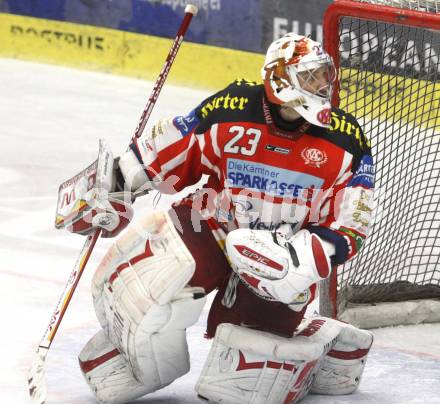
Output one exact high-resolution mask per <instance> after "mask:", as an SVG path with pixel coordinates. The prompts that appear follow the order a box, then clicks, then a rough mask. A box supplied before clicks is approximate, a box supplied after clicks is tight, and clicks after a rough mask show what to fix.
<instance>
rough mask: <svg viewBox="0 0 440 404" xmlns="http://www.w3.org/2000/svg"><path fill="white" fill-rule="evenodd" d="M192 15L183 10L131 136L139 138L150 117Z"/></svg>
mask: <svg viewBox="0 0 440 404" xmlns="http://www.w3.org/2000/svg"><path fill="white" fill-rule="evenodd" d="M185 11H186V10H185ZM193 16H194V13H193V12H190V11H187V12H185V16H184V17H183V20H182V23H181V24H180V27H179V30H178V31H177V34H176V37H175V38H174V42H173V44H172V45H171V49H170V51H169V52H168V56H167V58H166V59H165V63H164V65H163V67H162V70H161V72H160V73H159V77H158V78H157V80H156V82H155V83H154V87H153V90H152V91H151V94H150V98H149V99H148V102H147V105H146V106H145V109H144V111H143V112H142V115H141V118H140V120H139V123H138V125H137V127H136V130H135V133H134V136H133V138H139V137H140V136H141V135H142V132H143V131H144V129H145V125H146V124H147V121H148V119H149V118H150V115H151V112H152V111H153V108H154V105H155V104H156V101H157V98H158V97H159V94H160V92H161V90H162V87H163V84H164V83H165V80H166V78H167V76H168V73H169V72H170V69H171V66H172V65H173V62H174V59H175V58H176V55H177V52H178V51H179V48H180V45H181V43H182V41H183V37H184V35H185V34H186V31H187V30H188V27H189V24H190V23H191V19H192V17H193Z"/></svg>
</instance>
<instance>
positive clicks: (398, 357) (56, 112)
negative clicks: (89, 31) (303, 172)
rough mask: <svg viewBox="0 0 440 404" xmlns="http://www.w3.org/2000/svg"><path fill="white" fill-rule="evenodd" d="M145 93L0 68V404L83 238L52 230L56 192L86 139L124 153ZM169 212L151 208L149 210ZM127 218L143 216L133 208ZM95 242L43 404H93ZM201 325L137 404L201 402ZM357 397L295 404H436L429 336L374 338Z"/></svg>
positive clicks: (25, 364)
mask: <svg viewBox="0 0 440 404" xmlns="http://www.w3.org/2000/svg"><path fill="white" fill-rule="evenodd" d="M152 85H153V83H150V82H145V81H140V80H135V79H128V78H121V77H114V76H111V75H107V74H97V73H90V72H82V71H76V70H71V69H67V68H61V67H53V66H46V65H40V64H34V63H29V62H19V61H15V60H5V59H3V60H0V125H1V131H0V142H1V143H0V144H1V148H0V195H1V196H0V257H1V260H0V307H1V322H2V327H1V336H0V353H1V356H0V357H1V360H0V384H1V389H0V399H1V402H2V403H8V404H9V403H11V404H22V403H29V402H30V400H29V398H28V392H27V383H26V375H27V370H28V368H29V366H30V364H31V362H32V357H33V354H34V351H35V349H36V347H37V345H38V343H39V341H40V339H41V337H42V335H43V332H44V330H45V328H46V326H47V323H48V321H49V318H50V316H51V314H52V311H53V309H54V306H55V304H56V302H57V301H58V297H59V295H60V293H61V292H62V290H63V287H64V284H65V282H66V280H67V278H68V276H69V274H70V271H71V268H72V266H73V264H74V262H75V259H76V256H77V254H78V252H79V250H80V247H81V245H82V243H83V242H84V239H83V238H82V237H80V236H76V235H72V234H69V233H67V232H63V231H56V230H55V229H54V226H53V222H54V211H55V204H56V196H57V188H58V185H59V184H60V183H61V182H62V181H63V180H65V179H67V178H69V177H71V176H72V175H74V174H76V173H77V172H78V171H79V170H81V169H82V168H83V167H86V165H87V164H89V163H90V162H92V161H93V160H94V159H95V158H96V154H97V146H98V139H99V138H105V139H107V140H108V141H109V143H110V144H111V146H112V148H113V150H114V152H115V153H116V154H117V153H120V152H122V151H124V150H125V148H126V146H127V143H128V140H129V138H130V137H131V135H132V134H133V131H134V129H135V127H136V124H137V122H138V119H139V116H140V114H141V112H142V110H143V108H144V105H145V103H146V100H147V98H148V95H149V94H150V91H151V88H152ZM206 95H207V93H206V92H202V91H195V90H192V89H189V88H183V87H173V86H171V85H166V86H165V88H164V90H163V92H162V94H161V96H160V98H159V102H158V105H157V106H156V108H155V111H154V113H153V116H152V118H151V120H150V122H154V121H155V120H156V119H158V118H159V117H163V116H170V115H173V114H178V113H182V114H183V113H186V112H188V111H189V110H190V109H192V108H193V107H194V106H196V105H197V104H198V103H199V102H200V101H201V100H202V99H203V98H204V97H205V96H206ZM168 203H169V198H168V199H167V198H162V199H161V200H160V202H159V206H165V205H166V204H168ZM135 206H136V219H139V218H140V217H141V216H142V214H144V213H146V212H148V211H149V210H151V209H153V200H152V198H148V197H145V198H144V199H142V200H139V201H137V202H136V205H135ZM109 243H110V241H108V240H102V239H101V240H99V241H98V244H97V247H96V248H95V251H94V253H93V257H92V259H91V261H90V263H89V266H88V268H87V269H86V272H85V274H84V276H83V279H82V280H81V282H80V284H79V287H78V290H77V292H76V294H75V296H74V298H73V300H72V303H71V305H70V307H69V309H68V312H67V314H66V316H65V318H64V320H63V323H62V325H61V327H60V329H59V332H58V334H57V336H56V338H55V341H54V343H53V344H52V347H51V349H50V352H49V356H48V361H47V384H48V389H49V393H48V400H47V403H49V404H50V403H63V404H74V403H81V404H82V403H93V402H94V399H93V396H92V394H91V393H90V392H89V390H88V387H87V385H86V383H85V382H84V380H83V379H82V375H81V374H80V371H79V368H78V365H77V354H78V352H79V351H80V350H81V348H82V346H83V345H84V344H85V343H86V342H87V341H88V339H89V338H90V337H91V336H92V335H93V334H94V333H95V332H96V331H97V330H98V328H99V327H98V324H97V320H96V318H95V314H94V311H93V307H92V301H91V297H90V286H89V284H90V279H91V276H92V274H93V270H94V267H96V265H97V263H98V262H99V259H100V257H102V256H103V254H104V253H105V251H106V248H107V247H108V246H109ZM207 309H208V308H205V311H204V316H203V318H202V319H201V320H200V321H199V322H198V323H197V324H196V325H195V326H194V327H192V328H191V329H190V330H189V331H188V339H189V346H190V353H191V362H192V368H191V372H190V373H189V374H187V375H186V376H184V377H182V378H181V379H179V380H177V381H176V382H175V383H173V384H172V385H171V386H168V387H167V388H164V389H163V390H161V391H158V392H156V393H155V394H152V395H150V396H147V397H145V398H143V399H141V400H139V401H138V402H142V403H160V404H165V403H175V404H178V403H201V402H203V401H202V400H200V399H198V398H197V396H196V394H195V392H194V384H195V381H196V380H197V377H198V374H199V372H200V370H201V368H202V366H203V362H204V359H205V356H206V355H207V352H208V350H209V341H207V340H206V339H204V338H203V333H204V327H205V319H206V313H207ZM374 334H375V338H376V339H375V343H374V346H373V348H372V351H371V354H370V356H369V359H368V362H367V366H366V370H365V374H364V378H363V381H362V383H361V386H360V389H359V391H358V392H357V393H356V394H354V395H351V396H344V397H330V396H309V397H307V398H306V399H305V400H304V401H303V402H304V404H311V403H319V404H324V403H328V404H336V403H362V404H367V403H369V404H370V403H371V404H372V403H375V404H379V403H380V404H382V403H384V404H402V403H413V404H415V403H420V404H422V403H423V404H427V403H429V404H433V403H440V343H439V342H438V337H439V336H440V326H439V325H438V324H437V325H429V324H428V325H418V326H406V327H395V328H385V329H378V330H374Z"/></svg>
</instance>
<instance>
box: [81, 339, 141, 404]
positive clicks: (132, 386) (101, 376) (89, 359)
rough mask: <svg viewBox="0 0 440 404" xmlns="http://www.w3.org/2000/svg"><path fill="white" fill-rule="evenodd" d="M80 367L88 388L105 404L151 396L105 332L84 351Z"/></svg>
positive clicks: (88, 344) (92, 340) (89, 343)
mask: <svg viewBox="0 0 440 404" xmlns="http://www.w3.org/2000/svg"><path fill="white" fill-rule="evenodd" d="M79 364H80V368H81V371H82V373H83V375H84V377H85V379H86V381H87V384H88V385H89V386H90V388H91V390H92V391H93V392H94V394H95V396H96V399H97V400H98V401H99V402H101V403H107V404H116V403H124V402H128V401H131V400H133V399H135V398H137V397H140V396H143V395H144V394H146V393H147V391H146V387H145V386H144V385H143V384H142V383H139V382H138V381H137V380H136V379H135V377H134V375H133V372H132V369H131V367H130V365H129V364H128V362H127V361H126V360H125V359H124V357H123V356H122V355H121V353H120V352H119V351H118V350H117V349H116V347H115V346H114V345H113V344H112V343H111V342H110V340H109V339H108V337H107V335H106V334H105V332H104V330H102V331H100V332H98V333H97V334H96V335H95V336H94V337H93V338H92V339H91V340H90V341H89V342H88V343H87V344H86V346H85V347H84V348H83V349H82V351H81V353H80V354H79Z"/></svg>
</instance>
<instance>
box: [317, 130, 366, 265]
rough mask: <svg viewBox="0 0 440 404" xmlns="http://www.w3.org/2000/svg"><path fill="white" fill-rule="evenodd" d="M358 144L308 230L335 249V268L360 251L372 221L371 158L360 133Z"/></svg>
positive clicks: (364, 139)
mask: <svg viewBox="0 0 440 404" xmlns="http://www.w3.org/2000/svg"><path fill="white" fill-rule="evenodd" d="M357 141H358V144H357V148H356V149H357V150H356V152H355V153H354V155H353V158H352V160H351V162H350V164H349V165H348V166H347V169H346V170H345V171H344V172H343V173H342V175H340V176H339V178H338V180H337V181H336V183H335V184H334V187H333V188H332V189H331V190H330V192H329V196H328V197H327V198H326V199H325V200H324V202H323V203H322V204H321V205H320V211H319V214H318V217H319V219H318V220H317V223H314V224H313V225H311V226H310V227H309V231H311V232H312V233H315V234H317V235H318V236H320V237H321V238H323V239H325V240H327V241H330V242H332V243H333V244H334V245H335V246H336V255H335V256H334V257H333V263H334V264H337V265H340V264H343V263H344V262H346V261H347V260H349V259H351V258H352V257H353V256H355V255H356V254H357V252H358V251H359V250H360V248H361V247H362V244H363V243H364V241H365V239H366V237H367V233H368V229H369V227H370V223H371V218H372V211H373V191H374V163H373V157H372V155H371V149H370V147H369V142H368V140H367V139H366V138H365V136H364V135H363V134H362V137H359V138H358V139H357ZM359 144H361V145H362V147H359Z"/></svg>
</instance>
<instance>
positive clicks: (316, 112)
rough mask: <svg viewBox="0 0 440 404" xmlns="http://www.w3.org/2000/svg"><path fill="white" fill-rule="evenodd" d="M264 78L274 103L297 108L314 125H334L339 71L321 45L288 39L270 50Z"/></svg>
mask: <svg viewBox="0 0 440 404" xmlns="http://www.w3.org/2000/svg"><path fill="white" fill-rule="evenodd" d="M261 75H262V78H263V80H264V87H265V91H266V95H267V98H268V100H269V101H270V102H271V103H273V104H278V105H283V106H285V107H287V108H293V109H294V110H295V111H296V112H297V113H299V114H300V115H301V116H302V117H303V118H304V119H306V120H307V121H308V122H310V123H311V124H313V125H318V126H323V127H328V126H329V125H330V111H331V97H332V89H333V83H334V81H335V78H336V70H335V67H334V64H333V60H332V58H331V57H330V55H328V54H327V53H326V52H325V51H324V49H323V48H322V46H321V44H320V43H318V42H315V41H313V40H311V39H310V38H308V37H305V36H302V35H297V34H294V33H289V34H286V35H284V36H283V37H282V38H280V39H278V40H276V41H274V42H273V43H272V44H271V45H270V46H269V49H268V50H267V54H266V60H265V62H264V66H263V68H262V69H261Z"/></svg>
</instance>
